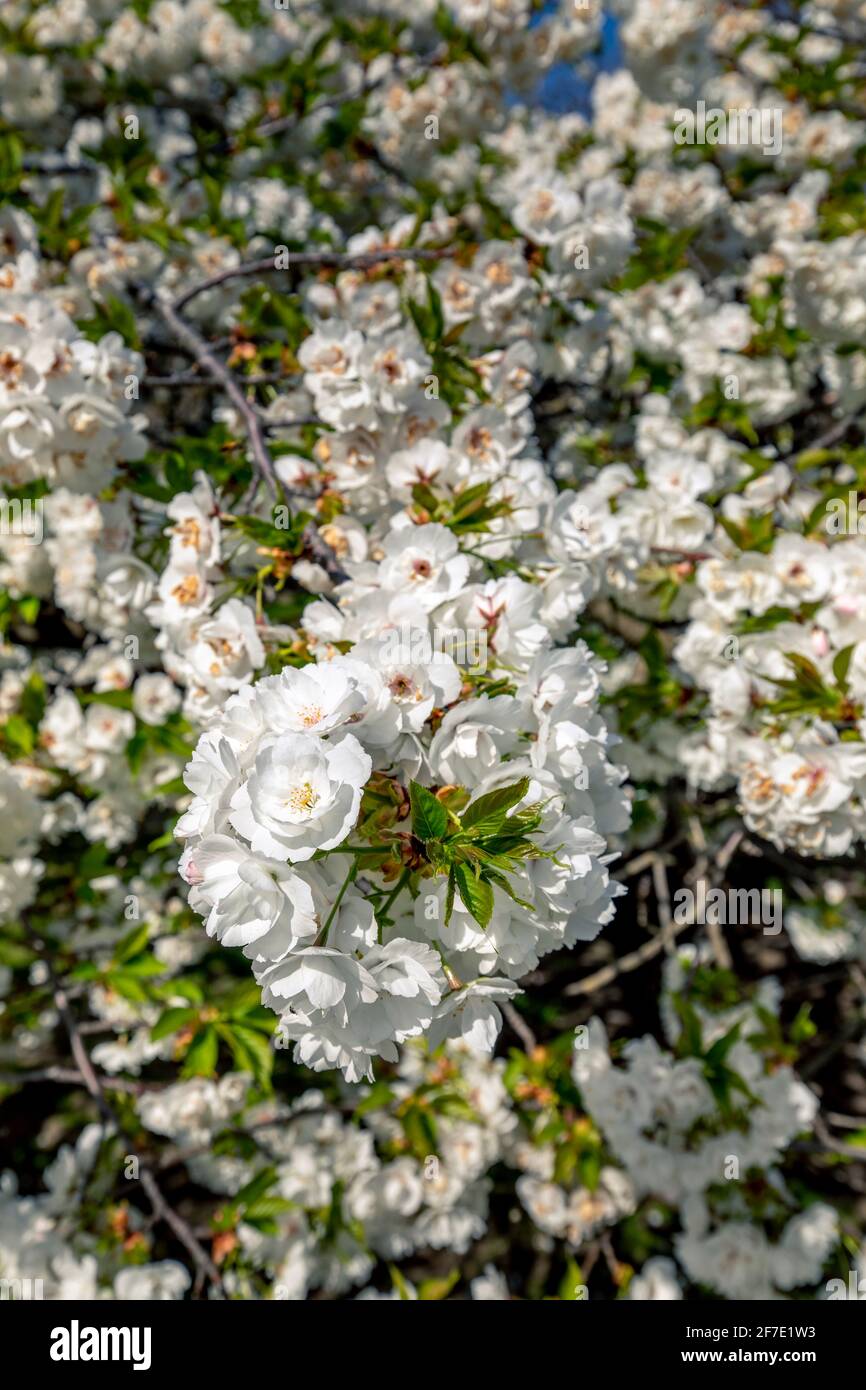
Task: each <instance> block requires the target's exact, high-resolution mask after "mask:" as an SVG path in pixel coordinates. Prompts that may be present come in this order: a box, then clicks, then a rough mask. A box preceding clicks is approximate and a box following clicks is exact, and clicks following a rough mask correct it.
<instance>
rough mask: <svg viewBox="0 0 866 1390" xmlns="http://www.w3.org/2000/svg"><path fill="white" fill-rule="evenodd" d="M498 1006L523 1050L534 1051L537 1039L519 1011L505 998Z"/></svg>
mask: <svg viewBox="0 0 866 1390" xmlns="http://www.w3.org/2000/svg"><path fill="white" fill-rule="evenodd" d="M499 1007H500V1009H501V1010H502V1012H503V1014H504V1015H505V1017H506V1019H507V1020H508V1025H509V1027H510V1028H511V1031H512V1032H513V1033H516V1034H517V1036H518V1038H519V1039H520V1041H521V1042H522V1043H523V1047H524V1050H525V1051H526V1052H532V1051H534V1049H535V1048H536V1047H537V1046H538V1040H537V1038H536V1036H535V1034H534V1033H533V1031H532V1029H531V1028H530V1026H529V1024H528V1023H527V1022H526V1019H525V1018H524V1017H523V1015H522V1014H521V1013H520V1011H519V1010H518V1009H515V1007H514V1005H513V1004H511V1003H509V1001H508V1000H507V999H505V1000H503V1001H502V1002H501V1003H500V1005H499Z"/></svg>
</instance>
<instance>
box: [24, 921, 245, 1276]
mask: <svg viewBox="0 0 866 1390" xmlns="http://www.w3.org/2000/svg"><path fill="white" fill-rule="evenodd" d="M25 926H27V929H28V931H29V933H30V936H31V939H32V940H33V944H34V946H35V947H36V949H37V951H38V952H39V955H40V956H41V958H42V960H43V962H44V963H45V966H46V969H47V971H48V977H49V980H50V981H51V988H52V991H53V995H54V1007H55V1008H56V1009H57V1012H58V1014H59V1015H60V1020H61V1022H62V1024H63V1026H64V1028H65V1030H66V1035H67V1037H68V1039H69V1047H70V1050H71V1052H72V1056H73V1060H74V1061H75V1064H76V1066H77V1068H78V1071H79V1072H80V1074H81V1079H82V1082H83V1084H84V1086H85V1088H86V1089H87V1091H88V1092H89V1093H90V1095H91V1096H92V1098H93V1100H94V1101H95V1102H96V1107H97V1109H98V1110H99V1113H100V1115H101V1116H102V1118H103V1120H104V1122H105V1124H106V1126H107V1127H109V1128H111V1129H115V1130H118V1131H119V1132H120V1131H121V1126H120V1124H119V1123H118V1119H117V1116H116V1115H115V1113H114V1111H113V1110H112V1108H111V1106H110V1104H109V1102H108V1098H107V1096H106V1094H105V1087H104V1084H103V1081H102V1078H101V1077H100V1076H99V1074H98V1073H97V1071H96V1068H95V1067H94V1065H93V1063H92V1062H91V1060H90V1054H89V1053H88V1051H87V1048H86V1047H85V1046H84V1042H83V1040H82V1037H81V1034H80V1033H79V1031H78V1024H77V1023H76V1020H75V1016H74V1014H73V1012H72V1010H71V1008H70V1007H69V1001H68V999H67V997H66V991H65V989H64V988H63V985H62V983H61V981H60V980H59V979H58V978H57V975H56V974H55V971H54V967H53V965H52V964H51V959H50V953H49V949H48V947H47V945H46V943H45V942H44V941H42V940H41V938H40V937H38V936H37V935H36V933H35V932H34V931H33V930H32V928H30V927H29V924H27V923H25ZM138 1176H139V1181H140V1182H141V1185H142V1187H143V1188H144V1191H145V1193H146V1194H147V1199H148V1201H149V1202H150V1205H151V1207H152V1209H153V1213H154V1215H155V1216H156V1217H158V1218H159V1219H160V1220H162V1221H164V1222H165V1224H166V1225H167V1226H169V1227H170V1229H171V1230H172V1231H173V1232H174V1234H175V1236H176V1237H177V1239H178V1240H179V1241H180V1243H181V1245H183V1247H184V1249H185V1250H186V1251H187V1253H188V1254H189V1256H190V1258H191V1259H192V1260H193V1263H194V1264H195V1267H196V1269H197V1270H198V1276H199V1282H200V1283H201V1282H203V1281H204V1279H205V1278H208V1279H209V1280H210V1282H211V1285H212V1286H213V1288H214V1289H215V1290H216V1292H217V1293H218V1294H219V1295H221V1296H222V1297H225V1289H224V1287H223V1282H222V1279H221V1277H220V1272H219V1270H218V1269H217V1267H216V1265H215V1264H214V1262H213V1260H212V1259H211V1257H210V1255H208V1253H207V1251H206V1250H205V1249H204V1247H203V1246H202V1245H201V1244H200V1242H199V1241H198V1240H197V1239H196V1237H195V1235H194V1234H193V1231H192V1228H191V1227H190V1226H189V1224H188V1222H186V1221H185V1220H184V1219H183V1217H182V1216H180V1215H178V1213H177V1212H176V1211H175V1210H174V1208H173V1207H171V1206H169V1204H168V1202H167V1201H166V1200H165V1197H164V1196H163V1195H162V1192H161V1190H160V1188H159V1184H158V1183H157V1181H156V1179H155V1178H154V1176H153V1174H152V1173H151V1172H150V1169H149V1168H147V1167H146V1165H145V1164H143V1163H141V1161H140V1160H139V1170H138Z"/></svg>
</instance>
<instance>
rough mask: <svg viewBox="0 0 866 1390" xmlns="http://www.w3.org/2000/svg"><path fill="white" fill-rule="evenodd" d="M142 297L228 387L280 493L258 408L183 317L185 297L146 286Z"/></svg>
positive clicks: (258, 464)
mask: <svg viewBox="0 0 866 1390" xmlns="http://www.w3.org/2000/svg"><path fill="white" fill-rule="evenodd" d="M189 297H191V296H189ZM139 298H140V299H141V301H142V302H143V303H144V304H146V305H147V306H149V307H151V308H152V309H153V310H154V311H155V312H156V313H157V314H158V315H159V317H160V318H161V319H162V321H163V323H164V324H165V326H166V328H167V329H168V330H169V332H170V333H171V335H172V337H174V338H176V339H177V341H178V342H179V343H181V344H182V345H183V346H184V347H186V348H188V349H189V351H190V352H191V353H192V355H193V356H194V358H195V359H196V361H197V362H199V363H200V364H201V365H202V366H203V367H204V368H205V369H206V370H207V371H208V372H209V373H210V375H211V377H212V378H213V380H214V381H215V382H217V383H218V384H219V385H220V386H221V387H222V389H223V390H224V391H225V393H226V395H227V396H228V398H229V400H230V401H231V403H232V405H233V406H234V407H235V409H236V410H237V412H238V414H239V415H240V417H241V419H242V420H243V423H244V428H245V430H246V434H247V439H248V440H249V445H250V452H251V453H252V456H253V464H254V466H255V469H256V472H257V473H258V474H259V475H260V476H261V477H262V478H264V479H265V481H266V482H267V483H268V485H269V486H270V488H271V491H272V492H273V493H274V495H275V496H276V495H278V491H279V485H278V483H277V477H276V474H275V473H274V465H273V463H272V462H271V456H270V454H269V453H268V450H267V446H266V445H265V440H264V435H263V434H262V428H261V422H260V421H259V417H258V415H257V414H256V411H255V409H254V408H253V406H252V405H251V404H250V402H249V401H248V400H247V398H246V396H245V395H244V393H243V391H242V390H241V388H240V386H239V385H238V380H237V377H236V376H235V375H234V373H233V372H232V371H230V369H229V368H228V367H226V366H225V365H224V363H222V362H220V360H219V358H218V357H217V356H215V354H214V352H213V351H212V349H211V348H210V347H209V346H208V344H207V343H206V342H205V340H204V338H203V337H202V336H201V334H200V333H198V332H197V331H196V329H194V328H193V327H192V326H191V325H190V324H188V323H187V322H186V320H185V319H183V318H182V317H181V315H180V313H179V306H180V304H181V303H182V302H183V301H180V300H178V301H177V304H172V303H170V302H169V301H168V300H166V299H161V298H160V297H159V295H156V294H154V293H153V291H152V290H147V289H141V290H139Z"/></svg>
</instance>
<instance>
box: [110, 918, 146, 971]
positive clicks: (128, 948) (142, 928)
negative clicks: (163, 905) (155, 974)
mask: <svg viewBox="0 0 866 1390" xmlns="http://www.w3.org/2000/svg"><path fill="white" fill-rule="evenodd" d="M149 933H150V928H149V927H148V925H147V923H146V922H142V923H141V924H140V925H139V926H137V927H133V929H132V931H129V932H127V933H126V936H123V937H121V939H120V941H118V943H117V945H116V946H115V948H114V959H115V961H116V962H117V964H118V965H121V964H122V963H123V962H124V961H127V960H132V958H133V956H138V955H140V954H141V952H142V951H143V950H144V948H145V946H146V945H147V939H148V936H149Z"/></svg>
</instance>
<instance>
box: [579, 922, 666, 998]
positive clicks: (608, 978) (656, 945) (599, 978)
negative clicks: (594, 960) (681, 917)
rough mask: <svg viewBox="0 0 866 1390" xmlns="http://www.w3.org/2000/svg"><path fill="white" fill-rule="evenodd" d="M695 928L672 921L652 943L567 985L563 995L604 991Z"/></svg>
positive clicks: (645, 944) (658, 933)
mask: <svg viewBox="0 0 866 1390" xmlns="http://www.w3.org/2000/svg"><path fill="white" fill-rule="evenodd" d="M693 926H694V922H675V921H673V919H672V920H671V921H670V923H669V924H668V926H666V927H664V928H663V929H662V930H661V931H660V932H657V933H656V935H655V936H654V937H653V938H652V940H651V941H645V942H644V944H643V945H642V946H639V947H638V948H637V950H636V951H631V952H630V953H629V954H628V955H627V956H621V957H620V959H619V960H618V961H614V963H613V964H612V965H606V966H604V968H603V969H602V970H596V971H594V972H593V974H592V975H586V976H584V978H583V979H582V980H575V981H574V982H573V983H572V984H570V985H566V986H565V988H564V989H563V991H562V992H563V994H566V995H574V994H592V993H593V991H594V990H597V989H604V987H605V985H609V984H611V983H612V982H613V981H614V980H615V979H617V978H618V976H620V975H628V974H630V973H631V971H633V970H637V969H638V967H639V966H641V965H644V964H645V963H646V962H647V961H648V960H652V958H653V956H657V955H658V954H659V952H660V951H662V950H665V949H666V948H667V947H668V945H669V944H670V943H671V942H672V941H674V940H675V939H676V938H677V937H678V936H679V935H680V932H684V931H686V929H687V928H688V927H693Z"/></svg>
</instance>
